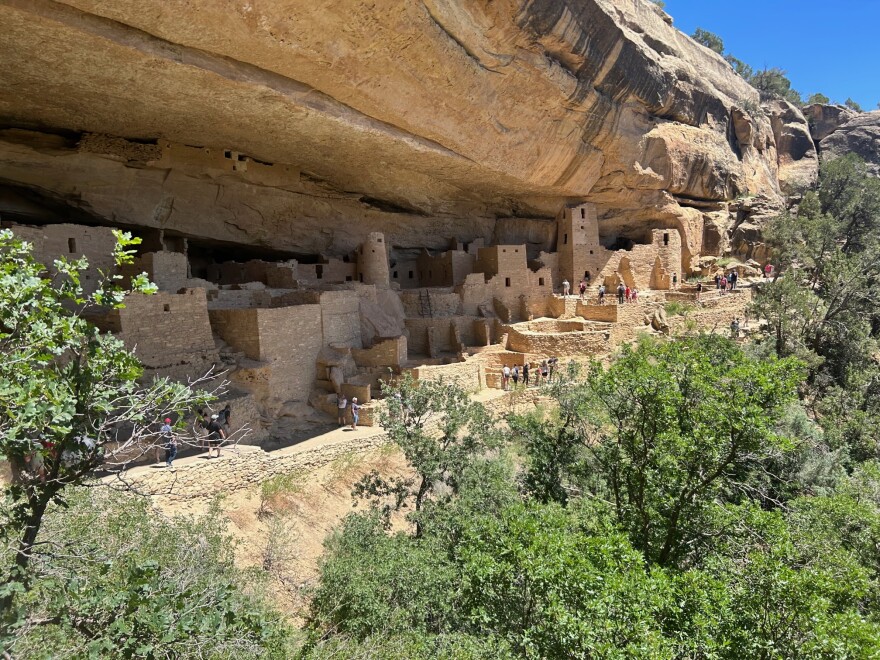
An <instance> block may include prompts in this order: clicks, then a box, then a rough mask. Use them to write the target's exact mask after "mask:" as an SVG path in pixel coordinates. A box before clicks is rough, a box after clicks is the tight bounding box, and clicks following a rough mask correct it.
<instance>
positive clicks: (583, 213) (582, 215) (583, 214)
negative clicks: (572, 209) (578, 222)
mask: <svg viewBox="0 0 880 660" xmlns="http://www.w3.org/2000/svg"><path fill="white" fill-rule="evenodd" d="M581 217H582V218H586V217H587V212H586V210H584V209H581Z"/></svg>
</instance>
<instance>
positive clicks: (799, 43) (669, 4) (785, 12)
mask: <svg viewBox="0 0 880 660" xmlns="http://www.w3.org/2000/svg"><path fill="white" fill-rule="evenodd" d="M666 11H667V12H668V13H669V14H670V15H671V16H672V17H673V19H674V21H675V23H674V24H675V26H676V27H677V28H678V29H679V30H681V31H682V32H685V33H687V34H693V31H694V29H695V28H697V27H701V28H703V29H704V30H709V31H710V32H714V33H715V34H717V35H718V36H720V37H721V38H722V39H723V40H724V47H725V49H726V51H727V52H729V53H731V54H733V55H734V56H736V57H738V58H739V59H741V60H742V61H743V62H746V63H747V64H749V65H751V66H752V67H754V68H756V69H759V68H763V67H764V66H768V67H772V66H778V67H779V68H781V69H784V70H786V71H787V72H788V78H789V80H791V82H792V87H794V88H795V89H796V90H798V91H799V92H800V93H801V94H803V95H804V96H805V97H806V96H809V95H810V94H812V93H814V92H822V93H823V94H825V95H827V96H829V97H831V99H832V100H834V101H837V102H839V103H842V102H843V101H845V100H846V98H847V97H852V98H853V99H854V100H856V101H857V102H858V103H860V104H861V106H862V107H863V108H864V109H865V110H875V109H877V103H878V102H880V39H878V35H880V0H833V1H830V2H829V1H820V0H726V1H725V0H666Z"/></svg>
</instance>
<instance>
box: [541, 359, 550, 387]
mask: <svg viewBox="0 0 880 660" xmlns="http://www.w3.org/2000/svg"><path fill="white" fill-rule="evenodd" d="M541 378H543V379H544V382H545V383H547V382H549V380H548V379H549V378H550V367H549V365H548V364H547V360H544V361H542V362H541Z"/></svg>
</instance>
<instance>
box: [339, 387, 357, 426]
mask: <svg viewBox="0 0 880 660" xmlns="http://www.w3.org/2000/svg"><path fill="white" fill-rule="evenodd" d="M347 410H351V430H352V431H357V427H358V420H359V418H360V414H361V406H360V404H359V403H358V398H357V397H356V396H353V397H351V403H349V402H348V397H347V396H345V394H343V393H342V392H340V393H339V394H337V395H336V421H338V422H339V426H340V428H342V427H343V426H346V425H347V422H346V421H345V413H346V411H347Z"/></svg>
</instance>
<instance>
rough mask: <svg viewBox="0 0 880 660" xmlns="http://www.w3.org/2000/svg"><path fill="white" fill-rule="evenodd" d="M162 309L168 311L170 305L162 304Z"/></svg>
mask: <svg viewBox="0 0 880 660" xmlns="http://www.w3.org/2000/svg"><path fill="white" fill-rule="evenodd" d="M163 309H164V310H165V311H166V312H170V311H171V305H164V306H163Z"/></svg>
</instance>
